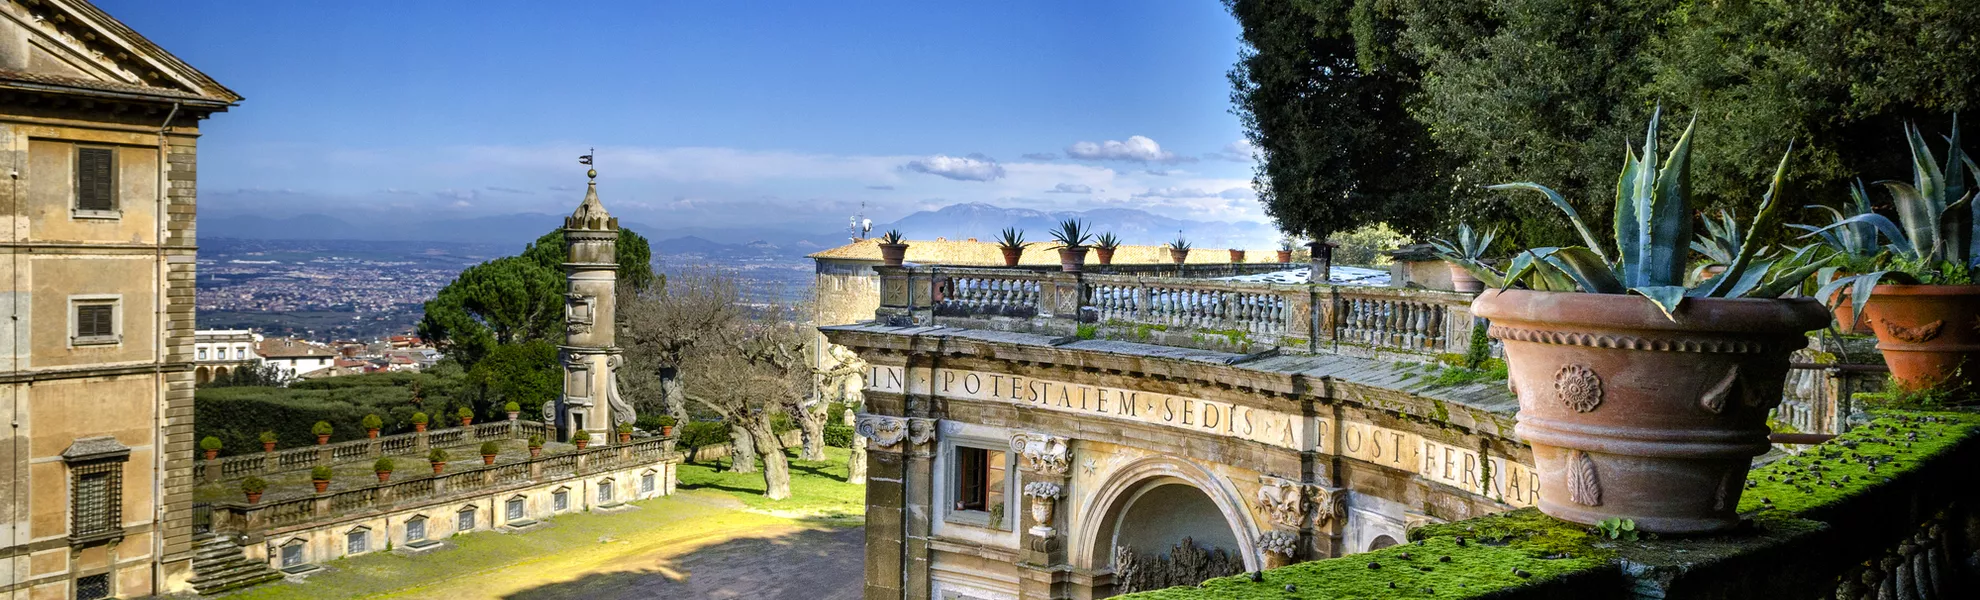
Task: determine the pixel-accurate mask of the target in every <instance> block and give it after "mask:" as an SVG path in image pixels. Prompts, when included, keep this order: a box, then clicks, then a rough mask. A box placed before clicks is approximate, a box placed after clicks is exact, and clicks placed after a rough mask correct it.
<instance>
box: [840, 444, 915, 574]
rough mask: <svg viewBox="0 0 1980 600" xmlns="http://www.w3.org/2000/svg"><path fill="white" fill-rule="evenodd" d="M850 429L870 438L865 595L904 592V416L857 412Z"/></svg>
mask: <svg viewBox="0 0 1980 600" xmlns="http://www.w3.org/2000/svg"><path fill="white" fill-rule="evenodd" d="M853 430H854V431H855V432H857V433H858V434H859V435H860V437H863V438H866V439H867V440H869V441H870V442H871V446H870V447H869V448H868V449H867V453H866V457H867V461H868V463H867V472H866V600H901V599H902V598H904V597H905V589H904V588H905V587H906V586H905V584H906V574H907V570H906V566H905V565H906V562H907V545H906V544H905V543H903V542H905V541H906V539H907V536H906V531H905V529H904V526H905V524H906V509H907V489H906V486H905V485H904V484H905V477H904V474H905V472H906V469H905V467H906V464H905V461H904V460H903V459H904V458H905V456H904V455H903V453H902V451H903V450H904V449H905V448H904V444H903V442H905V441H907V437H908V425H907V419H904V418H901V417H890V416H886V415H867V414H863V415H859V417H858V418H857V420H856V424H855V425H853Z"/></svg>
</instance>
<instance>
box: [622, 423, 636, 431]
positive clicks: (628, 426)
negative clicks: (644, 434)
mask: <svg viewBox="0 0 1980 600" xmlns="http://www.w3.org/2000/svg"><path fill="white" fill-rule="evenodd" d="M632 432H633V426H632V423H620V424H619V433H632Z"/></svg>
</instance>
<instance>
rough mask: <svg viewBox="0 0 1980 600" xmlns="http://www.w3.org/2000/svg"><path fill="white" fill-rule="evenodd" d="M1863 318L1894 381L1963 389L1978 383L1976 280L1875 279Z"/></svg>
mask: <svg viewBox="0 0 1980 600" xmlns="http://www.w3.org/2000/svg"><path fill="white" fill-rule="evenodd" d="M1863 322H1864V324H1866V325H1869V326H1870V329H1871V331H1874V332H1876V334H1877V349H1878V350H1880V351H1882V352H1883V353H1884V362H1885V363H1886V364H1889V365H1890V367H1891V377H1892V378H1894V379H1897V381H1898V385H1899V386H1901V387H1904V388H1905V389H1912V390H1917V389H1925V388H1932V387H1941V388H1943V389H1945V390H1947V391H1951V392H1963V391H1966V390H1971V389H1973V386H1974V384H1975V383H1980V285H1880V286H1877V287H1876V288H1874V289H1872V290H1870V303H1869V304H1867V305H1865V306H1864V307H1863Z"/></svg>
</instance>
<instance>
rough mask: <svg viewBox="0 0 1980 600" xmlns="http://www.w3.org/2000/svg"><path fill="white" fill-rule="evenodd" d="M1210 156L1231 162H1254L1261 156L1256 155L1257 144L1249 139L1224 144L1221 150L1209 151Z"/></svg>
mask: <svg viewBox="0 0 1980 600" xmlns="http://www.w3.org/2000/svg"><path fill="white" fill-rule="evenodd" d="M1210 157H1212V158H1217V159H1222V160H1228V161H1231V162H1254V161H1257V160H1259V158H1261V157H1260V156H1259V155H1258V146H1255V145H1253V144H1252V143H1251V140H1238V141H1235V142H1231V143H1229V144H1226V145H1224V149H1223V150H1219V151H1217V152H1213V153H1211V154H1210Z"/></svg>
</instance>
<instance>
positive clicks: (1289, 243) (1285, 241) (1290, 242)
mask: <svg viewBox="0 0 1980 600" xmlns="http://www.w3.org/2000/svg"><path fill="white" fill-rule="evenodd" d="M1298 247H1299V242H1298V241H1296V240H1294V239H1292V238H1289V237H1288V238H1279V249H1280V250H1282V251H1286V252H1292V251H1293V249H1294V248H1298Z"/></svg>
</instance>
